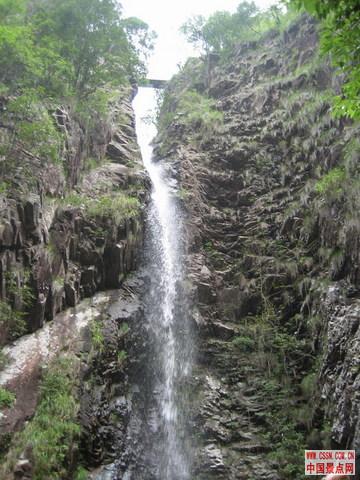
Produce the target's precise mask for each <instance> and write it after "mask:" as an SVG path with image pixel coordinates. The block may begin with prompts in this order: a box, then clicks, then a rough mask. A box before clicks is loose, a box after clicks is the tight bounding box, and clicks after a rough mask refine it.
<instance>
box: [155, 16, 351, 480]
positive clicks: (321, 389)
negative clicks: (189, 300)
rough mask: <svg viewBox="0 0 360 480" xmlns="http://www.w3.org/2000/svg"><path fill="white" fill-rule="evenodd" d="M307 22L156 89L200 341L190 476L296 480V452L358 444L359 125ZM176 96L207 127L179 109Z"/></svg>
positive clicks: (161, 150) (197, 65) (162, 149)
mask: <svg viewBox="0 0 360 480" xmlns="http://www.w3.org/2000/svg"><path fill="white" fill-rule="evenodd" d="M317 42H318V36H317V25H316V24H315V22H314V21H313V20H312V19H310V18H309V17H306V16H303V17H301V18H300V19H299V21H297V22H296V23H294V24H292V25H291V26H290V27H289V28H288V29H287V30H286V31H285V32H283V33H281V34H279V33H277V32H269V33H268V34H267V35H266V37H265V38H264V39H262V40H261V41H258V42H251V43H248V44H243V45H239V46H238V47H237V48H236V49H235V51H234V53H233V55H231V56H230V58H229V59H228V60H227V61H226V62H223V63H222V62H221V60H217V59H211V62H210V63H208V64H207V65H204V64H203V63H202V62H201V61H195V60H194V61H191V62H189V63H188V64H187V65H186V66H185V67H184V69H183V71H182V72H181V73H179V74H178V76H176V77H175V78H174V79H173V80H172V82H171V83H170V85H169V87H168V90H167V92H166V93H165V102H164V106H163V109H162V113H161V116H160V126H161V128H160V134H159V137H158V141H157V148H156V151H157V156H158V158H159V161H168V160H170V162H171V165H172V169H173V172H174V176H175V177H176V178H177V180H178V181H179V184H180V186H181V188H180V191H179V197H180V198H181V201H182V202H183V204H184V207H185V209H186V211H187V225H188V242H189V257H188V258H189V261H188V264H189V270H190V277H191V279H192V281H193V282H194V285H195V290H194V297H195V303H196V305H197V306H198V307H197V308H196V310H194V318H195V319H196V322H197V326H198V330H199V335H200V340H199V344H200V345H199V355H198V365H197V369H196V376H195V379H194V381H195V380H196V383H197V386H196V387H195V393H194V403H195V404H196V405H197V407H196V408H195V410H194V412H195V413H194V418H193V422H194V425H196V430H197V431H198V432H201V433H200V435H199V436H200V444H201V445H202V446H201V447H200V448H199V451H198V452H197V454H198V455H197V458H198V464H197V465H196V472H195V477H194V478H199V479H205V478H206V479H209V478H218V479H219V478H224V479H230V478H231V479H235V478H236V479H253V478H257V479H260V478H261V479H270V478H271V479H276V478H302V472H303V449H304V448H311V447H318V448H323V447H329V446H330V445H332V446H340V447H344V448H348V447H354V446H355V447H356V446H358V443H359V440H360V436H359V435H360V434H359V427H358V410H359V399H358V392H357V390H358V388H357V385H358V382H359V375H358V374H359V361H360V360H359V359H360V351H359V345H358V336H359V320H360V318H359V266H358V265H359V261H358V257H359V254H360V250H359V234H360V227H359V225H360V223H359V216H358V199H357V194H356V191H357V185H358V178H359V177H358V174H359V172H358V166H357V165H358V160H359V153H360V145H359V142H358V140H357V138H358V133H359V128H358V126H356V125H352V124H350V123H349V122H347V121H345V120H343V119H335V118H333V116H332V115H331V102H330V98H331V96H332V95H333V94H334V92H336V91H337V89H338V82H339V79H338V78H337V77H335V75H334V72H333V71H332V70H331V68H330V66H329V64H328V63H327V62H326V60H324V59H321V58H320V57H319V54H318V44H317ZM189 91H195V92H197V94H200V95H202V96H203V97H207V98H210V99H211V101H212V103H213V105H214V107H215V108H216V110H218V111H219V112H221V113H222V114H223V119H222V121H220V122H219V120H218V119H217V121H214V122H213V123H212V124H209V122H208V121H206V119H205V118H204V116H203V117H202V116H201V115H197V117H196V115H192V116H191V115H188V114H187V113H189V112H186V111H184V110H183V108H184V107H183V105H184V103H182V102H181V99H182V98H183V97H184V95H186V94H187V92H189Z"/></svg>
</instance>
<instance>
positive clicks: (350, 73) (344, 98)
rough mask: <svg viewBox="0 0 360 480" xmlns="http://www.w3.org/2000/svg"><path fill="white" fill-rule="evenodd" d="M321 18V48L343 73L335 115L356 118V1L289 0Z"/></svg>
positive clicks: (359, 74)
mask: <svg viewBox="0 0 360 480" xmlns="http://www.w3.org/2000/svg"><path fill="white" fill-rule="evenodd" d="M290 3H291V4H294V5H295V6H297V7H298V8H302V7H304V8H305V9H306V10H307V11H308V12H309V13H311V14H313V15H316V16H317V17H318V18H319V19H321V21H322V23H321V27H322V28H321V47H322V50H323V52H325V53H330V55H331V59H332V62H333V64H334V66H335V67H337V69H338V71H339V73H342V74H345V82H344V84H343V86H342V95H340V96H338V97H336V98H335V108H334V111H335V113H336V115H338V116H343V115H346V116H348V117H351V118H354V119H359V118H360V11H359V2H358V0H290Z"/></svg>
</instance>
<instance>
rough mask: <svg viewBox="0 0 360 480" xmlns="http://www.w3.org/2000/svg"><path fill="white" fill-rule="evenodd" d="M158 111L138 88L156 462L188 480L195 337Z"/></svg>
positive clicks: (161, 470) (174, 479)
mask: <svg viewBox="0 0 360 480" xmlns="http://www.w3.org/2000/svg"><path fill="white" fill-rule="evenodd" d="M155 106H156V91H155V90H154V89H150V88H140V89H139V92H138V94H137V96H136V98H135V100H134V109H135V113H136V131H137V136H138V142H139V145H140V147H141V153H142V158H143V163H144V166H145V168H146V170H147V172H148V174H149V177H150V179H151V183H152V192H151V202H150V205H149V207H148V208H149V210H148V218H147V237H146V263H147V265H146V268H147V269H148V271H149V279H150V282H149V283H150V285H149V286H148V294H147V297H146V300H145V321H146V322H147V325H148V329H149V335H150V337H151V340H152V345H153V347H152V352H153V354H152V361H153V364H152V368H153V370H154V372H153V374H154V381H153V397H154V403H155V405H156V406H155V409H154V410H155V412H154V413H153V417H154V418H153V422H152V423H153V424H154V425H155V427H154V428H153V430H154V432H153V435H154V441H153V443H154V446H153V448H154V452H153V458H154V459H155V460H154V463H155V465H154V467H155V471H156V479H157V480H188V479H189V478H190V464H191V461H190V458H191V454H190V451H191V448H190V447H189V445H188V441H187V435H186V430H187V428H186V423H187V422H186V420H187V419H186V415H185V410H186V395H187V392H188V390H189V389H188V388H187V380H188V379H189V374H190V370H191V363H192V362H191V358H192V342H191V338H192V336H191V332H190V326H189V307H188V302H187V295H186V292H185V289H186V281H185V280H186V279H185V268H184V254H185V252H184V246H183V232H182V211H181V208H180V206H179V204H178V203H179V202H178V200H177V198H176V196H175V195H174V194H175V192H176V181H175V180H174V179H171V178H170V176H169V175H168V172H167V170H166V166H165V165H164V164H163V163H155V162H154V161H153V158H152V147H151V140H152V139H153V138H154V136H155V135H156V129H155V127H154V125H153V124H151V123H149V121H148V119H146V117H148V114H149V111H154V108H155Z"/></svg>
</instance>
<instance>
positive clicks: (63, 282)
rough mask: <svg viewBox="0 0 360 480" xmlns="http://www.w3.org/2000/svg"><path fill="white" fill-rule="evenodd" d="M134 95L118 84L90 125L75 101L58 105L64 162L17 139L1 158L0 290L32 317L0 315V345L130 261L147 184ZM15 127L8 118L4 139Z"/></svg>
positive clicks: (109, 283)
mask: <svg viewBox="0 0 360 480" xmlns="http://www.w3.org/2000/svg"><path fill="white" fill-rule="evenodd" d="M131 96H132V95H131V92H130V89H125V90H124V91H122V92H119V93H118V94H117V98H116V99H114V100H113V102H112V104H111V105H110V107H109V112H108V114H107V116H105V117H104V116H102V117H103V118H102V119H101V117H100V116H99V118H96V113H94V118H93V119H91V120H92V123H91V126H90V127H89V125H87V126H85V125H84V123H83V121H82V120H81V118H79V116H78V115H77V114H76V112H74V111H72V110H71V109H67V108H65V107H61V108H60V107H58V108H56V109H55V111H54V113H53V119H54V122H55V123H56V126H57V129H58V131H59V132H61V133H62V135H63V138H64V142H63V151H62V153H61V157H60V163H54V162H53V161H51V159H46V158H37V157H36V156H34V155H32V154H30V153H29V152H27V151H26V150H25V149H24V148H23V146H22V144H21V143H19V144H18V145H16V156H14V155H13V158H12V160H11V162H9V160H8V159H7V158H6V156H3V157H2V164H3V165H2V167H6V169H5V171H4V175H3V179H2V180H3V182H2V186H4V188H2V193H1V194H0V202H1V210H0V299H1V300H2V301H3V302H5V301H6V302H8V304H9V305H10V306H11V308H12V310H13V311H15V312H22V313H21V315H22V316H23V315H25V319H26V325H21V328H19V326H18V325H16V323H20V322H16V319H15V320H14V321H12V320H10V319H9V318H8V319H6V318H1V320H0V321H1V334H0V344H4V343H6V341H7V340H8V339H12V338H14V337H15V336H18V335H19V334H21V333H24V332H26V331H34V330H36V329H37V328H39V327H41V326H42V325H43V323H44V322H45V321H48V320H51V319H52V318H53V317H54V315H56V314H57V313H58V312H60V311H61V310H63V309H64V308H66V307H68V306H75V305H76V304H77V303H78V302H79V300H80V299H81V298H83V297H88V296H91V295H93V294H94V293H95V292H96V291H97V290H100V289H104V288H117V287H118V286H119V285H120V283H121V281H122V280H123V278H124V276H125V275H126V274H127V273H128V272H130V271H131V270H133V269H134V267H135V265H136V260H137V256H138V250H139V248H140V247H141V244H142V203H143V200H144V191H145V187H144V176H143V174H142V173H141V167H140V153H139V151H138V147H137V144H136V136H135V128H134V117H133V112H132V108H131V105H130V101H131ZM3 109H4V110H3V111H5V110H6V99H3ZM9 135H10V134H9V126H6V125H3V128H2V131H1V138H2V140H3V141H4V142H5V140H6V138H7V136H9ZM49 142H50V140H49ZM2 170H4V168H2Z"/></svg>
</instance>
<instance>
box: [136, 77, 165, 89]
mask: <svg viewBox="0 0 360 480" xmlns="http://www.w3.org/2000/svg"><path fill="white" fill-rule="evenodd" d="M167 84H168V80H159V79H156V78H145V79H144V80H142V81H140V82H139V86H140V87H148V88H165V87H166V85H167Z"/></svg>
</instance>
